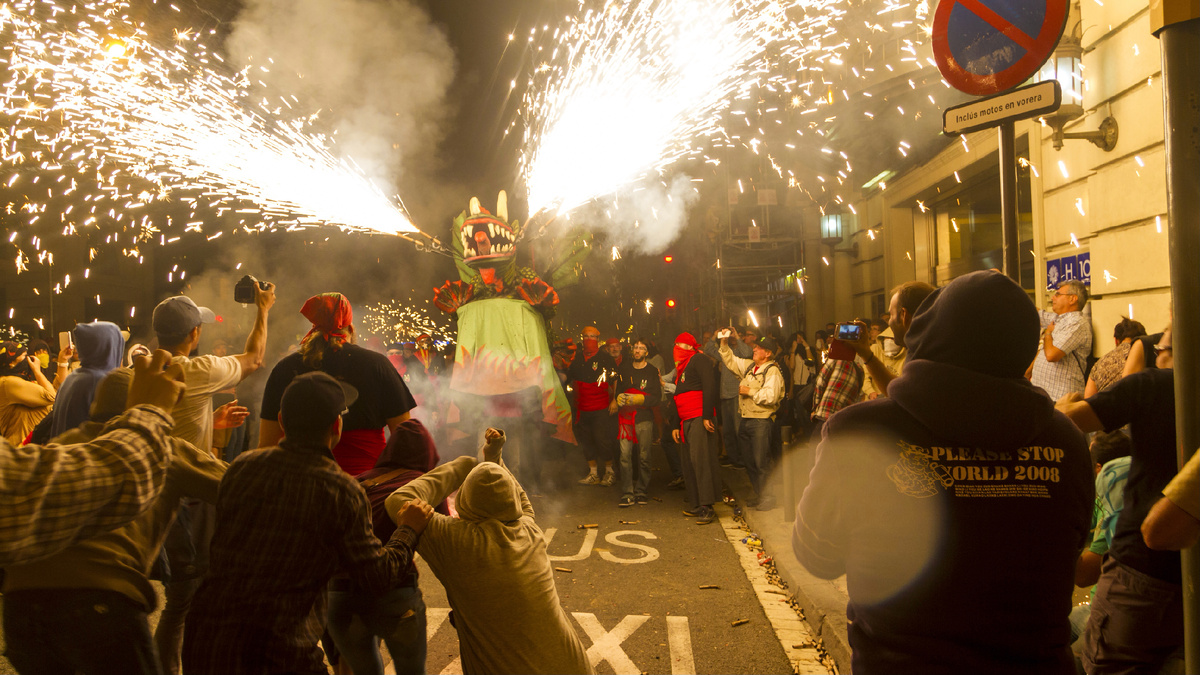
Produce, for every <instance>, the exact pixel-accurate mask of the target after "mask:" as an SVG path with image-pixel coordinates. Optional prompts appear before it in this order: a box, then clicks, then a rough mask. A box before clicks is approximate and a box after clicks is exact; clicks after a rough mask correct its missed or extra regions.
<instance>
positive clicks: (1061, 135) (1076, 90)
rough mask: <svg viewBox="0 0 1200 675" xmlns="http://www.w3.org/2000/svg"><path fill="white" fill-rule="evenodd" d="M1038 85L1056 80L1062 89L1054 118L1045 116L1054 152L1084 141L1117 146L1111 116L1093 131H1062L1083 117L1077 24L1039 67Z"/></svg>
mask: <svg viewBox="0 0 1200 675" xmlns="http://www.w3.org/2000/svg"><path fill="white" fill-rule="evenodd" d="M1034 80H1035V81H1037V82H1048V81H1050V80H1058V84H1059V86H1060V87H1062V105H1061V106H1060V107H1059V109H1058V111H1057V112H1055V113H1054V114H1053V115H1048V116H1047V117H1046V118H1045V119H1046V123H1047V124H1049V125H1050V128H1051V129H1053V130H1054V137H1053V139H1052V142H1053V144H1054V149H1055V150H1062V146H1063V141H1065V140H1071V139H1084V140H1088V141H1091V142H1092V143H1093V144H1094V145H1095V146H1096V147H1098V148H1100V149H1101V150H1104V151H1105V152H1111V151H1112V149H1113V148H1115V147H1117V137H1118V135H1119V134H1118V131H1119V130H1118V128H1117V120H1116V119H1115V118H1113V116H1112V115H1111V114H1110V115H1108V116H1107V117H1105V118H1104V119H1103V120H1102V121H1101V122H1100V128H1099V129H1098V130H1096V131H1078V132H1064V131H1063V127H1064V126H1066V124H1067V123H1068V122H1070V121H1071V120H1074V119H1078V118H1079V117H1081V116H1082V115H1083V39H1082V35H1081V34H1080V22H1078V21H1076V22H1075V25H1074V27H1073V28H1072V29H1071V30H1070V31H1068V32H1066V33H1063V36H1062V39H1061V40H1059V41H1058V47H1056V48H1055V50H1054V54H1052V55H1051V56H1050V58H1049V59H1047V60H1046V63H1044V64H1042V69H1041V70H1040V71H1038V74H1037V75H1035V76H1034Z"/></svg>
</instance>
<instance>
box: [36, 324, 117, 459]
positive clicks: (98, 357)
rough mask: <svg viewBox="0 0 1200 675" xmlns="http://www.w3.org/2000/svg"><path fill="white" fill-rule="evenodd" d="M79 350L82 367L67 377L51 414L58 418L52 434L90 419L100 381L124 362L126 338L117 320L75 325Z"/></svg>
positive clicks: (55, 418) (55, 420)
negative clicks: (122, 360)
mask: <svg viewBox="0 0 1200 675" xmlns="http://www.w3.org/2000/svg"><path fill="white" fill-rule="evenodd" d="M74 339H75V351H76V352H78V354H79V368H77V369H75V371H74V372H72V373H71V374H70V375H67V378H66V379H65V380H63V383H62V386H61V387H59V388H58V396H57V398H56V399H55V403H54V412H53V413H51V414H52V415H53V417H54V421H53V422H52V423H51V426H50V435H51V436H58V435H59V434H62V433H64V432H66V431H68V430H69V429H74V428H75V427H77V426H79V425H80V424H83V423H84V422H86V421H88V412H89V410H91V407H92V399H94V398H95V397H96V387H98V386H100V380H102V379H104V376H105V375H107V374H108V372H109V371H110V370H112V369H114V368H117V367H119V366H120V365H121V357H122V356H124V355H125V338H123V337H121V329H120V328H118V327H117V325H116V324H115V323H109V322H108V321H95V322H92V323H81V324H77V325H76V326H75V331H74Z"/></svg>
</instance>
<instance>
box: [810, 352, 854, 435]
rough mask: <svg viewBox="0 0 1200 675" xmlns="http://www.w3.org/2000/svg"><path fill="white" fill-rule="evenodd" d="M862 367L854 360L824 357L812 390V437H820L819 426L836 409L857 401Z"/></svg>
mask: <svg viewBox="0 0 1200 675" xmlns="http://www.w3.org/2000/svg"><path fill="white" fill-rule="evenodd" d="M862 384H863V369H862V366H860V365H858V364H857V363H855V362H854V361H842V360H841V359H826V360H825V363H824V364H823V365H822V366H821V372H820V373H818V374H817V387H816V390H815V391H814V392H813V400H815V401H816V405H815V406H814V407H813V413H812V416H813V421H814V422H815V423H816V429H815V430H814V432H813V438H816V439H818V440H819V439H820V438H821V427H822V426H824V424H825V420H827V419H829V418H830V417H833V414H834V413H836V412H837V411H839V410H841V409H842V408H845V407H846V406H848V405H850V404H852V403H857V402H858V397H859V394H861V393H862Z"/></svg>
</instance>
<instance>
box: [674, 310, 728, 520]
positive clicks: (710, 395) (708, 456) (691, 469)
mask: <svg viewBox="0 0 1200 675" xmlns="http://www.w3.org/2000/svg"><path fill="white" fill-rule="evenodd" d="M674 356H675V373H676V375H675V400H674V408H673V409H671V410H669V413H670V419H669V420H668V423H669V424H670V425H671V437H672V438H674V439H675V442H676V443H680V444H682V445H683V452H682V453H680V455H681V456H682V458H683V482H684V485H685V486H686V487H687V495H688V506H689V508H688V509H687V510H685V511H684V512H683V515H685V516H687V517H689V518H696V523H697V524H700V525H707V524H708V523H711V522H712V521H714V520H716V518H717V514H716V513H715V512H714V511H713V509H712V505H713V504H714V503H716V501H717V500H719V499H720V498H721V479H720V477H719V476H718V475H717V471H718V468H719V467H718V465H717V436H716V431H717V427H716V408H717V400H718V398H717V384H718V380H717V364H716V362H715V361H713V360H712V359H710V358H708V356H705V355H704V354H703V353H701V352H700V344H699V343H697V342H696V338H695V337H693V336H692V334H691V333H680V334H679V337H677V338H675V349H674Z"/></svg>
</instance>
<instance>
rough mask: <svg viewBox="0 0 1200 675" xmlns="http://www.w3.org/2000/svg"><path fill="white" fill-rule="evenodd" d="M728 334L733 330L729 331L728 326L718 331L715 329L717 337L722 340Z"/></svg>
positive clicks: (731, 333)
mask: <svg viewBox="0 0 1200 675" xmlns="http://www.w3.org/2000/svg"><path fill="white" fill-rule="evenodd" d="M730 335H733V332H732V331H730V330H729V329H728V328H725V329H723V330H719V331H717V337H718V338H720V339H722V340H724V339H725V338H727V337H729V336H730Z"/></svg>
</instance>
